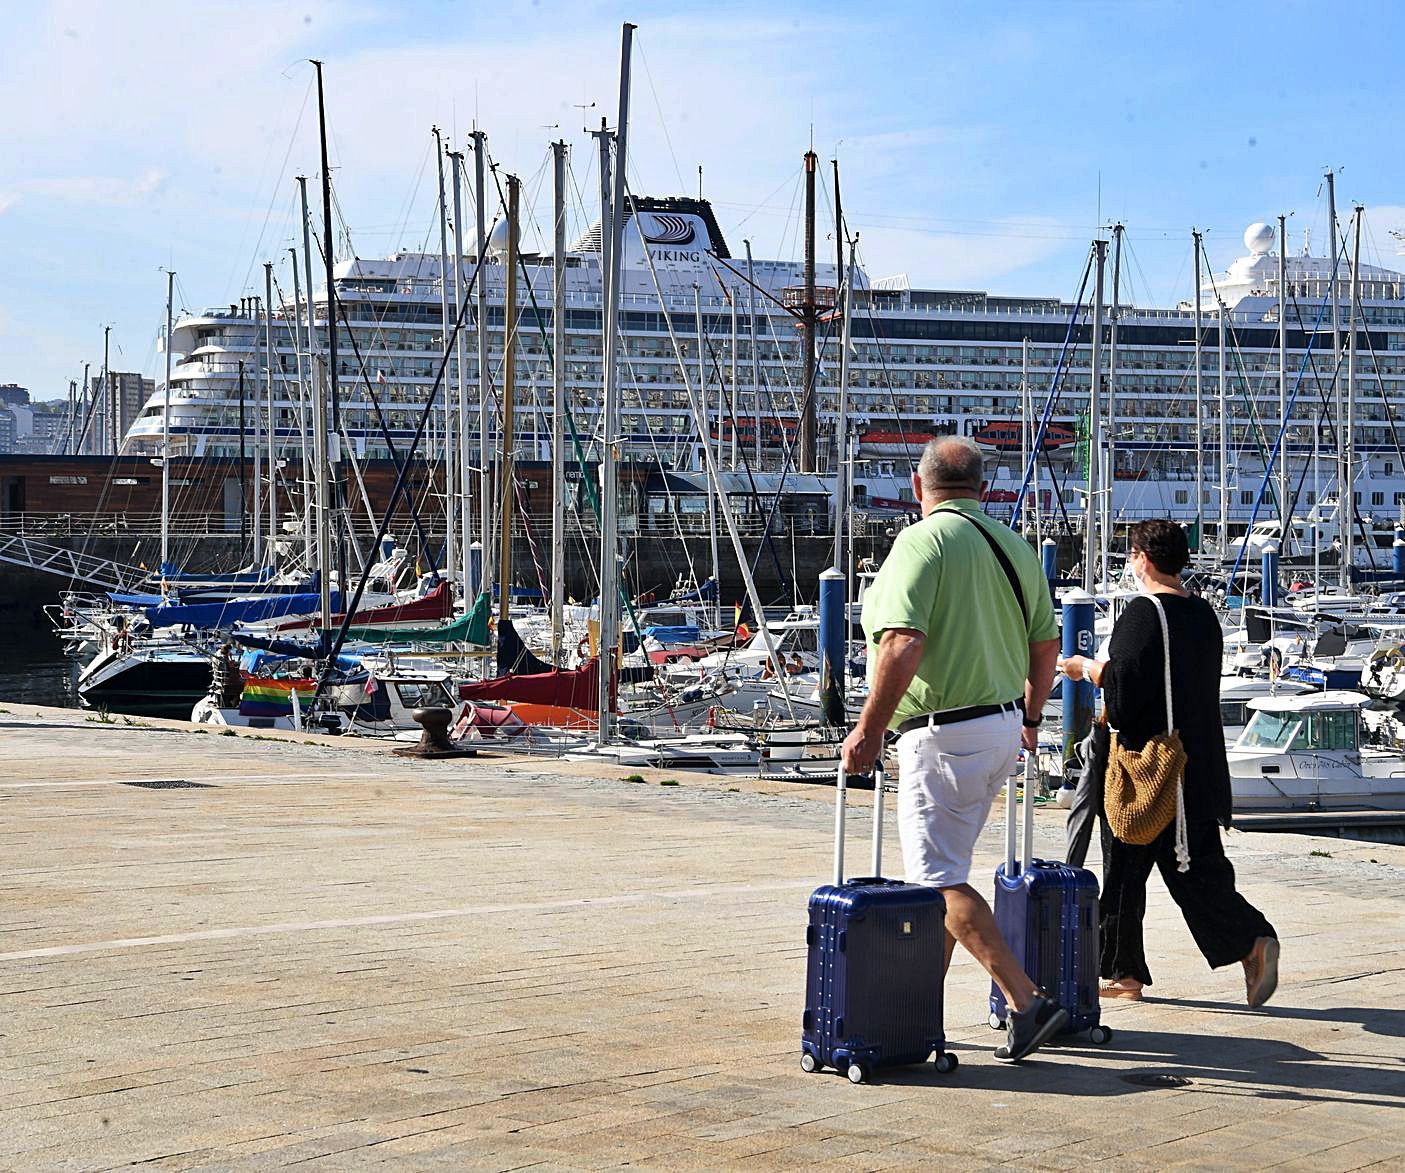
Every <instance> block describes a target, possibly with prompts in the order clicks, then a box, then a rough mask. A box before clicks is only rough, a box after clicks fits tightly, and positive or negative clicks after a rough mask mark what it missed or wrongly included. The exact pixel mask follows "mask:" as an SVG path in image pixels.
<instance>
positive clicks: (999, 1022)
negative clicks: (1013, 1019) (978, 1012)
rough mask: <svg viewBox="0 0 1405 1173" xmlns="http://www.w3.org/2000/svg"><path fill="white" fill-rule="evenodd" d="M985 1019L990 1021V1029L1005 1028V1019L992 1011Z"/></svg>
mask: <svg viewBox="0 0 1405 1173" xmlns="http://www.w3.org/2000/svg"><path fill="white" fill-rule="evenodd" d="M986 1021H987V1022H989V1023H990V1029H991V1030H1004V1029H1005V1020H1004V1019H1003V1018H1001V1017H1000V1015H998V1014H994V1013H992V1014H991V1016H990V1017H989V1018H988V1019H986Z"/></svg>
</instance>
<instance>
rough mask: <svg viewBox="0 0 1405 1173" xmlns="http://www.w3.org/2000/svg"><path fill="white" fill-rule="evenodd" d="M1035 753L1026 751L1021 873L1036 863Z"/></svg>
mask: <svg viewBox="0 0 1405 1173" xmlns="http://www.w3.org/2000/svg"><path fill="white" fill-rule="evenodd" d="M1034 775H1035V761H1034V751H1033V750H1025V755H1024V789H1023V794H1024V798H1023V802H1024V833H1023V834H1022V835H1021V836H1020V838H1021V840H1022V841H1023V842H1022V846H1021V848H1020V871H1021V872H1027V871H1029V868H1030V865H1031V864H1032V863H1033V862H1034V780H1035V779H1034Z"/></svg>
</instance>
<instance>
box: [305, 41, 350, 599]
mask: <svg viewBox="0 0 1405 1173" xmlns="http://www.w3.org/2000/svg"><path fill="white" fill-rule="evenodd" d="M312 64H313V65H315V66H316V67H317V130H318V138H319V141H320V143H321V148H322V254H323V256H322V260H323V262H324V268H325V270H326V281H327V378H328V380H329V381H330V383H331V409H332V419H331V430H332V433H333V435H334V436H335V437H336V438H335V440H334V441H333V443H334V444H336V445H337V446H338V447H339V446H340V443H341V432H342V426H341V388H340V386H339V384H338V383H337V373H338V372H337V286H336V281H335V274H334V273H333V268H334V267H335V264H336V260H335V256H336V254H335V253H334V252H333V250H332V168H331V163H330V162H329V161H328V159H327V103H326V96H325V94H324V93H323V89H322V62H320V61H314V62H313V63H312ZM311 280H312V278H311V276H309V277H308V282H309V283H311ZM330 455H333V454H331V453H329V456H330ZM331 463H333V464H340V461H332V462H331ZM343 504H344V503H343V501H342V483H341V476H340V475H336V476H334V477H333V479H332V505H333V508H334V509H335V510H336V514H337V518H338V522H337V543H336V545H337V574H338V576H339V581H340V583H341V588H342V590H346V588H347V581H348V580H347V575H346V543H345V541H344V540H343V534H342V525H341V521H340V518H341V515H342V508H343Z"/></svg>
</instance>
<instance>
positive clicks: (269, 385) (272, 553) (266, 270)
mask: <svg viewBox="0 0 1405 1173" xmlns="http://www.w3.org/2000/svg"><path fill="white" fill-rule="evenodd" d="M263 288H264V294H263V381H264V396H265V398H266V399H267V401H268V556H269V557H270V558H276V557H277V556H278V444H277V428H278V420H277V417H276V416H275V415H274V412H273V262H272V261H264V263H263Z"/></svg>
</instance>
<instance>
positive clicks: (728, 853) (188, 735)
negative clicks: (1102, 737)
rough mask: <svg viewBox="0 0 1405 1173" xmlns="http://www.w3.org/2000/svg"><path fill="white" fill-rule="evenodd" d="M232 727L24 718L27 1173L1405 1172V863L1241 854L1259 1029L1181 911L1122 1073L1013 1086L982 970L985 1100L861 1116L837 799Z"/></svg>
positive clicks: (980, 1050)
mask: <svg viewBox="0 0 1405 1173" xmlns="http://www.w3.org/2000/svg"><path fill="white" fill-rule="evenodd" d="M226 732H227V734H228V735H227V736H226V735H221V734H219V733H216V732H213V731H210V732H200V731H197V730H196V729H195V728H194V727H193V726H189V725H186V724H184V723H180V722H173V721H156V720H143V719H137V718H121V717H114V718H112V719H111V720H110V721H102V720H99V719H97V717H96V715H95V714H86V715H85V714H83V713H81V712H77V711H73V710H59V709H37V708H32V707H28V706H23V705H17V704H10V703H6V704H3V705H0V802H2V803H3V806H0V810H2V811H3V813H4V818H3V822H0V882H2V883H3V885H4V892H5V901H4V913H3V916H0V927H3V933H0V1166H3V1167H5V1168H15V1169H40V1168H42V1169H51V1168H60V1167H62V1168H83V1169H97V1168H109V1167H118V1166H125V1165H128V1164H134V1163H148V1164H152V1165H156V1166H158V1167H161V1168H174V1169H183V1168H198V1167H205V1166H215V1165H218V1166H222V1167H230V1166H234V1167H246V1166H257V1167H281V1166H284V1165H294V1164H302V1163H309V1164H322V1165H325V1166H329V1167H343V1166H347V1165H352V1164H356V1165H362V1164H368V1165H369V1164H387V1165H392V1166H411V1167H420V1166H421V1165H429V1164H434V1165H441V1164H442V1165H452V1166H454V1167H456V1168H468V1169H503V1170H506V1169H517V1168H525V1167H533V1168H541V1169H600V1168H613V1167H618V1166H622V1165H625V1164H632V1165H636V1166H638V1165H642V1166H646V1167H657V1168H672V1169H691V1168H696V1169H716V1168H724V1167H728V1168H730V1167H745V1168H756V1169H769V1168H793V1167H801V1166H815V1165H820V1164H824V1165H826V1167H836V1168H837V1167H841V1166H842V1167H843V1168H845V1169H850V1170H862V1169H898V1168H919V1167H921V1168H933V1167H940V1168H943V1169H985V1168H994V1167H1009V1168H1037V1169H1060V1168H1075V1167H1078V1168H1082V1167H1087V1166H1090V1165H1098V1164H1107V1165H1108V1166H1110V1167H1116V1168H1117V1169H1119V1170H1129V1169H1130V1170H1137V1169H1163V1168H1168V1167H1175V1166H1179V1165H1185V1166H1193V1167H1196V1168H1235V1169H1242V1168H1256V1169H1257V1168H1270V1167H1272V1168H1275V1169H1285V1170H1291V1169H1303V1170H1307V1169H1311V1170H1313V1171H1314V1173H1326V1171H1330V1170H1348V1169H1357V1168H1366V1167H1371V1166H1376V1167H1378V1168H1389V1167H1396V1168H1398V1167H1401V1165H1402V1163H1405V1111H1402V1109H1405V1066H1402V1060H1401V1057H1400V1056H1401V1046H1402V1037H1405V1008H1403V1007H1405V942H1402V938H1401V933H1400V925H1401V913H1400V909H1401V907H1402V905H1401V901H1402V898H1405V847H1398V846H1390V845H1383V844H1375V843H1364V842H1355V841H1347V840H1341V839H1326V838H1314V837H1311V836H1304V835H1289V834H1275V833H1252V834H1246V833H1236V834H1233V835H1231V836H1230V839H1229V844H1228V850H1229V854H1230V857H1231V858H1232V860H1233V861H1234V863H1235V865H1236V868H1237V869H1238V873H1239V878H1240V884H1241V887H1242V889H1243V890H1244V891H1245V893H1246V895H1248V896H1249V897H1250V899H1252V900H1253V901H1254V902H1255V903H1256V904H1258V905H1259V906H1261V907H1262V908H1263V909H1264V910H1265V912H1266V913H1267V915H1268V916H1269V918H1270V919H1271V920H1272V921H1273V923H1274V924H1275V926H1276V927H1277V929H1278V931H1279V933H1280V935H1281V937H1282V939H1283V943H1284V946H1283V962H1282V969H1283V980H1282V984H1281V985H1280V987H1279V991H1278V994H1277V996H1276V998H1275V999H1274V1001H1273V1002H1272V1003H1271V1004H1270V1006H1269V1007H1268V1008H1267V1009H1266V1010H1265V1011H1264V1012H1260V1013H1249V1012H1247V1011H1246V1010H1245V1009H1244V1007H1243V980H1242V974H1241V972H1240V971H1239V969H1238V967H1234V968H1233V969H1227V970H1221V971H1218V972H1215V973H1212V972H1210V971H1209V970H1207V969H1206V968H1205V966H1204V963H1203V961H1202V960H1201V958H1200V955H1199V954H1198V952H1197V951H1196V950H1195V948H1194V946H1193V944H1192V942H1191V940H1190V938H1189V935H1188V933H1187V932H1186V930H1185V927H1184V925H1183V923H1182V922H1181V920H1180V917H1179V915H1178V913H1177V911H1176V910H1175V908H1174V906H1173V905H1172V904H1171V902H1170V900H1169V898H1168V897H1167V896H1166V894H1165V890H1164V888H1163V887H1162V886H1161V885H1160V883H1159V881H1153V883H1152V885H1151V908H1150V910H1149V914H1148V953H1149V955H1150V956H1151V958H1152V966H1153V971H1154V976H1155V977H1156V983H1155V985H1154V986H1153V987H1152V988H1151V989H1150V991H1149V997H1148V999H1147V1001H1145V1002H1144V1003H1141V1004H1115V1005H1112V1006H1109V1007H1107V1008H1106V1015H1105V1019H1104V1021H1105V1022H1106V1023H1107V1024H1108V1025H1110V1026H1111V1027H1112V1028H1113V1030H1114V1032H1115V1036H1114V1038H1113V1040H1112V1042H1111V1043H1110V1044H1108V1045H1107V1046H1103V1047H1096V1046H1093V1045H1091V1044H1089V1043H1087V1042H1086V1040H1079V1041H1075V1042H1071V1043H1069V1044H1067V1045H1064V1046H1060V1047H1058V1048H1053V1049H1050V1050H1048V1051H1046V1052H1041V1053H1040V1054H1039V1055H1038V1056H1037V1057H1036V1058H1035V1059H1034V1060H1032V1061H1029V1062H1027V1063H1024V1064H1022V1065H1020V1066H1019V1067H1016V1068H1010V1067H1004V1066H1001V1065H999V1064H997V1063H995V1062H994V1061H993V1060H992V1058H991V1053H990V1052H991V1049H992V1047H993V1046H994V1043H995V1041H996V1036H995V1034H994V1032H992V1031H991V1030H990V1028H989V1027H988V1025H987V1024H986V1015H987V1006H986V993H987V983H986V982H985V980H984V979H983V975H982V974H981V972H980V971H979V969H978V967H977V966H976V965H975V964H974V963H973V962H972V961H971V960H970V959H969V958H967V957H965V956H964V955H963V954H960V953H958V955H957V959H956V962H955V963H954V966H953V969H952V972H951V975H950V978H949V981H948V983H947V994H946V997H947V1011H946V1025H947V1031H948V1036H949V1045H950V1047H951V1049H952V1050H954V1051H955V1052H956V1053H957V1054H958V1055H959V1056H960V1060H961V1066H960V1068H959V1070H958V1071H957V1072H955V1073H954V1074H953V1075H951V1076H939V1075H936V1074H935V1073H934V1072H933V1071H932V1068H931V1066H930V1065H928V1066H926V1067H924V1068H914V1069H911V1070H906V1071H899V1072H895V1073H891V1074H885V1075H884V1076H883V1077H882V1078H881V1079H875V1080H874V1082H873V1083H872V1084H869V1085H865V1086H861V1087H854V1086H851V1085H850V1084H849V1083H848V1082H847V1081H846V1080H844V1079H843V1078H842V1077H839V1076H836V1075H833V1074H832V1073H831V1074H828V1075H820V1074H816V1075H806V1074H803V1073H802V1072H801V1070H800V1067H799V1057H800V1046H799V1035H800V1011H801V1004H802V996H803V985H804V974H803V959H804V954H805V940H804V924H805V915H804V910H805V899H806V895H807V893H808V892H809V891H810V889H811V888H813V887H814V886H815V885H816V884H817V883H820V882H823V881H824V880H825V879H826V878H827V875H828V872H829V867H830V847H829V844H830V833H831V826H832V806H831V803H832V792H831V791H830V790H828V789H827V788H824V787H815V786H795V785H787V784H785V783H769V782H755V781H748V780H739V779H736V778H725V777H712V776H705V775H695V774H681V773H675V774H666V773H662V772H659V771H644V772H642V774H641V776H642V777H643V779H644V780H643V781H642V782H638V781H629V780H627V777H626V773H627V772H626V771H623V770H618V769H614V770H610V769H603V768H601V767H599V766H583V765H571V764H563V763H558V762H551V761H540V760H522V759H511V758H502V757H492V756H490V755H488V754H486V753H485V754H484V755H482V756H480V757H479V758H477V759H474V760H470V761H447V762H417V761H411V760H406V759H402V758H395V757H392V756H390V755H389V753H388V750H389V746H386V745H376V744H369V743H367V742H366V741H365V740H359V741H358V740H350V739H348V740H347V741H344V742H339V741H337V740H336V739H331V738H316V737H311V736H306V735H268V734H259V735H257V736H254V737H253V738H252V740H257V741H258V743H259V744H257V745H255V744H251V743H250V742H251V736H250V735H249V734H248V733H247V732H240V733H235V731H233V730H228V731H226ZM854 801H855V808H854V809H853V810H852V811H851V836H852V842H853V844H854V858H855V860H856V862H857V861H861V860H864V859H865V858H866V853H867V846H866V839H867V833H868V829H869V813H868V812H869V810H870V809H871V808H869V807H868V806H867V805H866V804H867V803H868V801H869V796H868V795H864V794H859V795H856V796H855V799H854ZM1039 816H1040V817H1039V819H1038V831H1037V833H1038V839H1039V844H1040V847H1041V849H1042V850H1043V851H1046V852H1047V853H1048V854H1049V855H1051V856H1057V855H1059V854H1061V842H1062V812H1061V811H1056V810H1054V809H1052V808H1050V809H1041V811H1040V812H1039ZM890 818H891V812H890ZM1000 844H1001V840H1000V827H999V825H998V820H996V822H995V823H993V824H992V826H991V827H990V828H988V829H987V831H986V833H985V835H984V837H983V838H982V841H981V844H980V848H979V851H978V857H977V867H976V871H975V872H974V876H975V877H976V883H977V884H978V885H981V886H983V887H987V888H988V887H989V882H988V878H989V875H990V873H991V871H992V870H993V868H994V866H995V863H996V861H997V859H998V856H999V853H1000V850H1001V846H1000ZM887 858H888V870H889V871H890V872H892V871H896V870H898V868H899V867H900V857H899V853H898V848H897V842H896V833H895V830H893V829H892V828H891V827H890V834H889V837H888V857H887ZM1093 866H1094V867H1096V866H1097V865H1096V863H1094V864H1093Z"/></svg>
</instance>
